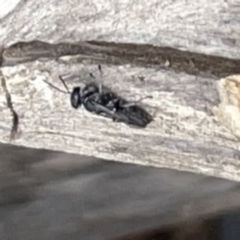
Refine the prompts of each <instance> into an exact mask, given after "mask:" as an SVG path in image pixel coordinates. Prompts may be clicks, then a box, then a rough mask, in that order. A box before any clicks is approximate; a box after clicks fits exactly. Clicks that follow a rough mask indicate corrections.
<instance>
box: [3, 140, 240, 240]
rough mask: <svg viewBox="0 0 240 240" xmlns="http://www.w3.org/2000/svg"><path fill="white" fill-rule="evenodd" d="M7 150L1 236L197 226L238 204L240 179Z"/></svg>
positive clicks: (9, 239)
mask: <svg viewBox="0 0 240 240" xmlns="http://www.w3.org/2000/svg"><path fill="white" fill-rule="evenodd" d="M0 152H1V158H0V180H1V181H0V226H1V228H0V239H1V240H13V239H24V240H28V239H29V240H30V239H31V240H38V239H39V240H40V239H41V240H55V239H58V240H67V239H79V237H80V238H81V239H88V240H96V239H97V240H105V239H115V238H117V237H123V236H126V235H128V234H134V233H140V232H144V231H147V230H151V229H154V228H164V227H166V226H168V227H169V226H174V225H175V224H177V223H183V222H184V221H189V222H190V223H191V228H192V227H193V225H194V223H195V220H197V221H196V223H198V221H199V220H201V219H203V218H202V217H203V216H204V218H207V217H210V216H211V217H212V216H215V215H216V214H220V213H223V212H225V211H227V210H230V209H234V208H236V207H239V198H240V192H239V187H238V183H236V182H231V181H227V180H223V179H217V178H212V177H206V176H203V175H198V174H192V173H186V172H179V171H173V170H169V169H158V168H151V167H142V166H138V165H134V164H123V163H115V162H110V161H103V160H101V159H97V158H93V157H86V156H80V155H74V154H64V153H61V152H53V151H45V150H37V149H31V148H22V147H21V148H20V147H16V146H13V145H5V144H1V145H0ZM179 228H180V226H179ZM180 229H182V227H181V228H180ZM183 231H184V229H182V232H183ZM178 236H179V232H178ZM135 239H138V238H135ZM173 239H175V238H173Z"/></svg>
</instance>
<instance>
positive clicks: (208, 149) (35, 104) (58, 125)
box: [0, 60, 239, 180]
mask: <svg viewBox="0 0 240 240" xmlns="http://www.w3.org/2000/svg"><path fill="white" fill-rule="evenodd" d="M102 68H103V75H102V76H101V75H100V74H99V72H98V70H97V66H96V65H94V64H93V65H91V64H89V62H87V63H82V64H79V63H76V64H66V63H65V64H64V63H62V64H59V62H56V61H54V60H51V61H50V60H48V61H47V62H46V61H34V62H31V63H25V64H20V65H17V66H16V67H3V68H2V72H3V74H4V76H5V78H6V79H7V83H8V90H9V91H10V92H11V96H12V101H13V104H14V109H15V110H16V112H17V113H18V115H19V119H20V120H19V129H20V132H21V134H20V136H19V138H18V139H16V140H15V141H14V142H13V144H17V145H23V146H29V147H36V148H46V149H52V150H64V151H65V152H72V153H79V154H84V155H90V156H98V157H101V158H105V159H111V160H116V161H123V162H132V163H139V164H144V165H154V166H158V167H167V168H173V169H178V170H187V171H193V172H197V173H203V174H207V175H212V176H218V177H225V178H229V179H234V180H239V164H238V159H239V150H238V145H239V144H238V140H237V139H236V137H235V136H234V135H233V134H232V133H231V131H229V130H228V129H227V128H226V127H225V126H224V125H222V124H221V122H218V121H217V119H216V118H215V117H214V116H213V115H212V114H211V111H209V109H211V108H212V107H213V106H217V105H218V103H219V97H218V92H217V88H216V85H215V83H216V80H215V79H211V78H204V77H200V76H194V75H187V74H185V73H174V72H173V71H167V70H157V69H156V68H140V67H131V66H129V65H123V66H113V65H102ZM17 69H18V70H17ZM11 71H13V72H14V73H11ZM17 71H18V73H17V74H16V72H17ZM90 72H92V73H93V74H94V75H95V77H96V80H95V81H97V82H101V83H104V84H105V85H107V86H109V87H110V88H111V89H112V90H113V91H116V92H118V93H120V95H122V96H123V97H125V98H127V99H129V100H131V101H133V100H137V99H139V98H140V97H144V96H147V95H152V97H153V98H152V99H146V100H144V102H143V103H142V104H143V106H144V107H145V108H146V109H147V110H148V111H150V113H152V114H153V115H154V121H153V123H151V124H150V125H149V126H148V127H147V128H146V129H135V128H131V127H129V126H126V125H124V124H121V123H118V124H116V123H114V122H112V121H111V120H109V119H105V118H103V117H99V116H96V115H93V114H91V113H88V112H87V111H85V110H84V109H79V110H78V111H76V110H74V109H72V108H71V107H70V103H69V96H68V95H65V94H63V93H60V92H58V91H56V90H55V89H53V88H51V87H50V86H49V85H48V84H46V83H45V82H44V81H43V80H47V81H50V82H51V83H54V84H55V85H57V86H58V87H60V88H61V87H62V85H61V82H60V81H59V80H58V75H64V74H65V75H66V74H68V77H67V82H68V84H69V86H73V85H76V84H78V85H81V84H83V83H87V82H89V81H93V79H92V78H91V77H90V76H89V73H90ZM139 75H141V76H144V79H145V80H144V81H141V80H140V79H139V78H138V76H139ZM2 96H3V95H2ZM2 99H3V103H2V107H1V108H2V113H3V114H2V115H1V117H0V118H1V141H2V142H8V136H9V131H10V126H11V124H10V123H11V118H12V116H11V115H10V111H9V110H8V108H6V106H5V105H4V98H2Z"/></svg>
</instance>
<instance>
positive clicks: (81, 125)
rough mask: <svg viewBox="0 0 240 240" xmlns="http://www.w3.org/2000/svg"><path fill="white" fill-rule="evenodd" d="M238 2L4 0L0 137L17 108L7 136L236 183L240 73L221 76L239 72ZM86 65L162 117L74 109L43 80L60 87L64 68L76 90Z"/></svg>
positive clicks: (4, 138)
mask: <svg viewBox="0 0 240 240" xmlns="http://www.w3.org/2000/svg"><path fill="white" fill-rule="evenodd" d="M190 3H191V4H190ZM239 5H240V4H239V2H238V1H211V2H208V1H205V0H201V1H199V2H197V3H192V2H190V1H182V0H178V1H169V0H166V1H161V2H158V1H153V2H151V3H148V2H147V1H144V0H142V1H130V2H128V3H125V2H124V1H118V2H112V1H108V2H106V1H104V2H101V1H100V2H99V1H95V0H94V1H90V2H89V1H71V2H66V1H55V0H53V1H51V2H49V3H46V2H44V0H42V1H41V2H39V3H37V2H35V1H33V0H29V1H14V0H11V2H9V4H6V3H5V2H4V3H3V6H4V7H3V8H1V12H0V16H1V23H0V26H1V31H0V41H2V43H3V48H2V51H1V59H0V60H1V65H2V68H1V74H0V75H1V77H0V78H1V81H2V82H4V79H5V82H6V88H5V87H2V88H1V90H0V109H1V113H2V114H1V116H0V141H1V142H4V143H9V134H10V132H11V127H12V121H13V120H12V113H13V112H12V113H11V111H9V110H10V109H9V107H10V108H12V107H13V109H14V111H15V112H16V114H17V116H18V121H19V126H18V129H17V130H18V134H17V136H16V138H15V139H14V140H13V141H12V142H11V144H15V145H21V146H26V147H36V148H45V149H50V150H64V151H65V152H71V153H76V154H83V155H88V156H95V157H100V158H104V159H108V160H115V161H121V162H131V163H138V164H143V165H152V166H157V167H165V168H173V169H177V170H182V171H185V170H186V171H191V172H196V173H203V174H207V175H211V176H217V177H224V178H227V179H232V180H238V181H239V179H240V172H239V140H238V139H239V136H240V134H239V132H240V131H239V129H240V126H238V122H240V121H239V119H240V117H239V116H240V114H239V104H238V102H239V101H238V91H239V89H238V84H235V83H238V81H239V80H236V81H235V80H234V81H232V79H229V78H226V79H225V80H224V78H225V77H227V76H229V75H233V74H239V72H240V70H239V63H240V60H239V59H238V58H239V34H238V29H239V28H238V25H239V24H238V23H239V16H238V15H239V14H238V12H239V9H240V8H239ZM36 10H38V11H37V12H36ZM23 41H24V42H23ZM110 42H111V43H110ZM140 44H142V45H140ZM183 50H184V51H183ZM99 63H101V64H102V67H103V74H102V75H100V74H99V72H97V64H99ZM90 72H92V73H93V74H94V75H95V77H96V79H95V81H96V82H101V83H104V84H106V85H107V86H108V87H110V88H111V89H112V90H113V91H116V92H118V93H119V94H120V95H121V96H123V97H125V98H127V99H128V100H131V101H135V100H137V99H139V98H141V97H144V96H147V95H151V96H152V99H146V100H144V101H143V102H142V105H143V106H144V107H145V108H146V109H147V110H148V111H149V112H150V113H152V114H153V116H154V121H153V122H152V123H151V124H150V125H149V126H148V127H147V128H146V129H144V130H139V129H133V128H130V127H128V126H126V125H124V124H116V123H113V122H112V121H111V120H109V119H104V118H102V117H98V116H94V115H92V114H89V113H87V112H86V111H85V110H83V109H79V110H78V111H75V110H73V109H71V107H70V103H69V99H68V96H67V95H65V94H62V93H60V92H57V91H56V90H54V89H52V88H51V87H49V85H47V84H46V83H45V82H44V81H49V82H51V83H54V84H55V85H57V86H58V87H62V86H61V83H60V81H59V80H58V76H59V75H64V76H66V79H67V83H68V84H69V87H72V86H74V85H82V84H83V83H87V82H89V81H92V79H91V78H90V76H89V73H90ZM220 79H222V80H220ZM234 79H239V77H238V76H236V77H234ZM223 81H225V82H226V84H225V83H224V84H219V83H222V82H223ZM235 85H236V87H234V86H235ZM6 91H7V92H8V93H9V96H10V98H11V99H10V98H9V99H10V102H11V103H12V104H10V105H9V104H8V106H7V105H6ZM235 93H237V94H235ZM234 94H235V95H234ZM233 95H234V97H233ZM233 105H234V106H233ZM16 114H15V115H16ZM15 122H16V116H15Z"/></svg>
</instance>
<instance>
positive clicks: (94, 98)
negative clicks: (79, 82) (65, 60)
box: [48, 76, 153, 127]
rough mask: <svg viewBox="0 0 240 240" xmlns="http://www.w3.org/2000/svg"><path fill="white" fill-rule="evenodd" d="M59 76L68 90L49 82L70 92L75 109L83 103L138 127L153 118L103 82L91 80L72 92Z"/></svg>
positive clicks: (86, 106) (109, 116)
mask: <svg viewBox="0 0 240 240" xmlns="http://www.w3.org/2000/svg"><path fill="white" fill-rule="evenodd" d="M59 78H60V80H61V81H62V83H63V85H64V86H65V88H66V90H67V92H65V91H63V90H60V89H58V88H57V87H55V86H53V85H52V84H50V83H48V84H50V85H51V86H52V87H54V88H55V89H57V90H59V91H61V92H64V93H69V94H70V102H71V105H72V107H73V108H75V109H77V108H79V107H81V105H83V106H84V107H85V109H86V110H87V111H89V112H92V113H94V114H97V115H101V116H104V117H108V118H111V119H113V121H115V122H124V123H126V124H129V125H133V126H137V127H146V126H147V124H149V123H150V122H151V121H152V120H153V118H152V116H151V115H150V114H149V113H148V112H147V111H146V110H144V109H143V108H141V107H140V106H137V105H136V103H130V102H128V101H127V100H125V99H123V98H122V97H119V96H118V95H117V94H115V93H114V92H112V91H111V90H110V89H108V88H107V87H105V86H103V85H101V84H99V85H98V84H96V83H94V82H91V83H89V84H87V85H85V87H83V88H81V87H74V88H73V90H72V92H70V91H69V89H68V87H67V85H66V83H65V81H64V80H63V79H62V77H61V76H59ZM140 100H142V99H140ZM140 100H139V101H140Z"/></svg>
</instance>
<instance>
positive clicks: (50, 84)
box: [43, 79, 69, 94]
mask: <svg viewBox="0 0 240 240" xmlns="http://www.w3.org/2000/svg"><path fill="white" fill-rule="evenodd" d="M43 81H44V82H45V83H47V84H48V85H49V86H51V87H52V88H54V89H56V90H58V91H59V92H62V93H65V94H69V92H66V91H63V90H62V89H60V88H58V87H56V86H54V85H53V84H52V83H50V82H48V81H46V80H44V79H43Z"/></svg>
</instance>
